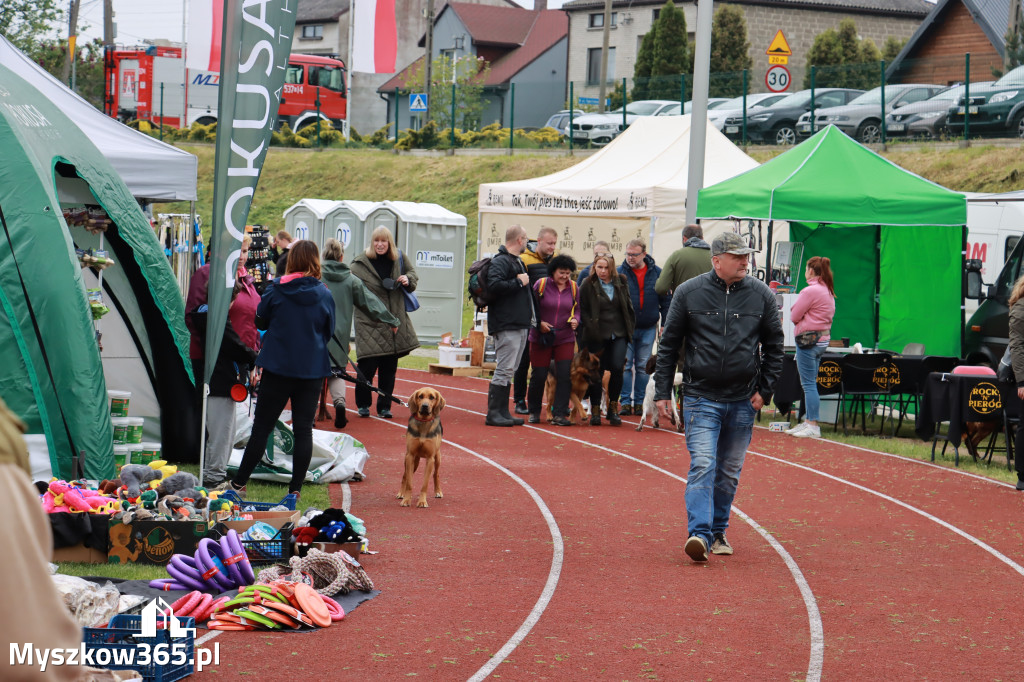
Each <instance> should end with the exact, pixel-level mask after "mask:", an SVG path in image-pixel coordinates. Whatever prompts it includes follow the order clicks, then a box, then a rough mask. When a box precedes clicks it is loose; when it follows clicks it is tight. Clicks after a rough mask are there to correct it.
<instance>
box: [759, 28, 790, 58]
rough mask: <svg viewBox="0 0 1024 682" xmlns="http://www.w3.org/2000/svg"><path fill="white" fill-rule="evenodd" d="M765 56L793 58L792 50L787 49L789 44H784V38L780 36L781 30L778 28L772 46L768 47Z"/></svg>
mask: <svg viewBox="0 0 1024 682" xmlns="http://www.w3.org/2000/svg"><path fill="white" fill-rule="evenodd" d="M765 54H767V55H769V56H771V55H783V56H786V57H792V56H793V50H791V49H789V43H788V42H786V36H784V35H782V29H781V28H780V29H779V30H778V32H777V33H776V34H775V37H774V38H772V44H771V45H769V46H768V49H767V50H766V51H765Z"/></svg>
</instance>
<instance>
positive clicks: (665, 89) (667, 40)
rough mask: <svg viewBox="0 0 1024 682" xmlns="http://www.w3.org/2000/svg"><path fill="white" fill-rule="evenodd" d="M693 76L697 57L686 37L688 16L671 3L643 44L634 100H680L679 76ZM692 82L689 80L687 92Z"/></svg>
mask: <svg viewBox="0 0 1024 682" xmlns="http://www.w3.org/2000/svg"><path fill="white" fill-rule="evenodd" d="M648 65H649V66H648ZM648 69H649V70H648ZM692 73H693V55H692V53H691V52H690V45H689V40H687V37H686V15H685V14H683V11H682V10H680V9H676V6H675V4H673V2H672V0H668V2H667V3H665V6H664V7H662V8H661V13H660V14H659V15H658V20H657V21H656V22H654V26H652V27H651V30H650V32H649V33H648V34H647V35H645V36H644V39H643V41H641V43H640V53H639V54H637V62H636V66H635V67H634V69H633V99H634V100H638V99H679V97H680V94H681V92H680V79H679V76H680V75H681V74H692ZM691 81H692V79H689V78H688V79H687V89H689V88H690V87H691V85H690V82H691Z"/></svg>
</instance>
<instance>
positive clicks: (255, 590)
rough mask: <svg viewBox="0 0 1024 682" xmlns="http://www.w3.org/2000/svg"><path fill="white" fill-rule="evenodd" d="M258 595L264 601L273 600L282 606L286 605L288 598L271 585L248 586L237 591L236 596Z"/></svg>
mask: <svg viewBox="0 0 1024 682" xmlns="http://www.w3.org/2000/svg"><path fill="white" fill-rule="evenodd" d="M257 594H260V595H262V596H263V598H264V599H273V600H274V601H279V602H281V603H283V604H287V603H288V598H287V597H285V596H284V595H283V594H282V593H281V591H280V590H279V589H278V588H277V587H276V586H271V585H248V586H246V587H244V588H242V589H241V590H239V591H238V596H239V597H241V596H243V595H247V596H255V595H257Z"/></svg>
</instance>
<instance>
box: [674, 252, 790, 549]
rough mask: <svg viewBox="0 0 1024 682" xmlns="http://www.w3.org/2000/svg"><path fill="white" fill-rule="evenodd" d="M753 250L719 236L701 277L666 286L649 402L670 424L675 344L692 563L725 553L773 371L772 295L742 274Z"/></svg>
mask: <svg viewBox="0 0 1024 682" xmlns="http://www.w3.org/2000/svg"><path fill="white" fill-rule="evenodd" d="M753 251H754V249H752V248H750V247H749V246H747V243H746V242H745V241H744V240H743V238H742V237H740V236H739V235H738V234H734V233H732V232H727V233H725V234H722V235H719V236H718V237H715V239H714V241H713V242H712V243H711V265H712V270H711V272H707V273H705V274H703V275H698V276H697V277H694V278H692V279H690V280H688V281H687V282H684V283H683V284H681V285H680V286H679V287H677V288H676V290H675V293H674V294H673V296H672V305H671V307H670V308H669V312H668V320H667V322H666V323H665V330H664V332H663V333H662V335H661V344H660V346H659V348H658V364H657V369H656V371H655V375H654V386H655V392H654V397H655V401H656V403H657V405H658V411H659V412H660V413H661V417H662V418H663V419H665V420H666V421H671V402H670V400H671V398H672V394H671V391H672V379H673V377H674V375H675V371H676V365H677V363H678V361H679V354H680V351H681V350H682V348H683V346H684V341H685V348H686V355H685V358H684V361H683V367H684V370H683V422H684V423H685V424H686V447H687V449H688V450H689V452H690V472H689V475H688V477H687V484H686V493H685V500H686V514H687V530H688V532H687V535H688V537H687V540H686V544H685V546H684V551H685V552H686V554H687V556H689V557H690V558H691V559H692V560H693V561H707V560H708V550H709V549H710V551H711V553H712V554H719V555H730V554H732V553H733V548H732V546H731V545H730V544H729V541H728V540H726V538H725V531H726V528H728V526H729V512H730V509H731V508H732V501H733V498H734V497H735V495H736V487H737V485H738V484H739V478H740V471H741V470H742V469H743V460H744V457H745V455H746V452H747V446H748V445H749V444H750V436H751V432H752V430H753V428H754V416H755V415H756V414H757V411H758V410H760V409H761V407H762V406H764V404H765V403H767V402H769V401H770V400H771V398H772V393H773V391H774V390H775V383H776V382H777V381H778V379H779V375H780V374H782V358H783V352H782V346H783V338H784V337H783V333H782V321H781V320H780V319H779V307H778V304H777V303H776V301H775V295H774V294H773V293H772V291H771V289H769V288H768V287H767V286H766V285H765V283H764V282H762V281H761V280H759V279H757V278H755V277H747V273H748V270H749V267H750V254H751V253H753Z"/></svg>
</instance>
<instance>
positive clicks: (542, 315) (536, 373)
mask: <svg viewBox="0 0 1024 682" xmlns="http://www.w3.org/2000/svg"><path fill="white" fill-rule="evenodd" d="M575 269H576V261H574V260H573V259H572V258H571V257H569V256H564V255H563V256H555V257H554V258H552V259H551V261H550V262H549V263H548V273H549V276H548V277H542V278H540V279H539V280H537V281H536V282H534V284H533V295H534V297H535V299H536V301H537V317H538V318H539V319H538V321H537V326H536V327H534V328H532V329H530V334H529V336H528V337H527V338H528V340H529V342H530V367H531V368H532V373H531V374H530V387H529V389H528V391H527V403H528V405H529V409H530V417H529V421H530V423H531V424H539V423H540V409H541V399H542V397H543V395H544V384H545V382H546V381H547V377H548V367H549V366H550V365H551V362H552V361H553V362H554V363H555V397H554V404H553V405H551V406H550V407H551V413H552V415H553V416H552V419H551V423H552V424H554V425H555V426H572V422H571V421H569V391H570V390H571V388H572V377H571V376H570V375H569V372H570V370H571V369H572V356H573V353H574V351H575V350H576V328H577V327H578V326H579V324H580V306H579V302H580V301H579V290H578V288H577V286H576V282H574V281H573V279H572V273H573V270H575Z"/></svg>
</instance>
